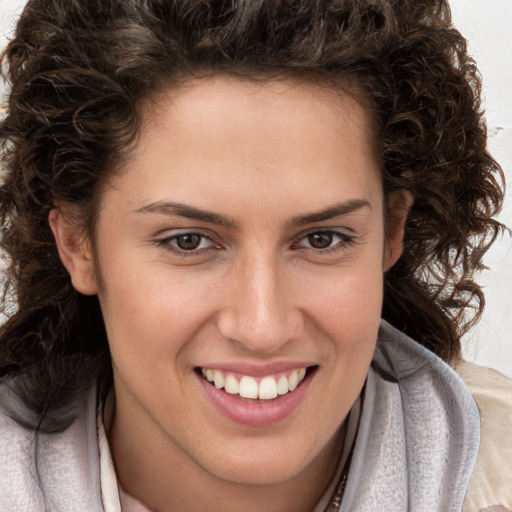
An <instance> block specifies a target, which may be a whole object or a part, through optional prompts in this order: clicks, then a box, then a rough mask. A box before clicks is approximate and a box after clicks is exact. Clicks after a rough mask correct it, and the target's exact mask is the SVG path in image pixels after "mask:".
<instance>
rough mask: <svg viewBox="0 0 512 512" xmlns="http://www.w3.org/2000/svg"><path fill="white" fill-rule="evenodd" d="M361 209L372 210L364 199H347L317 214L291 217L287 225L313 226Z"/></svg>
mask: <svg viewBox="0 0 512 512" xmlns="http://www.w3.org/2000/svg"><path fill="white" fill-rule="evenodd" d="M363 208H369V209H370V210H371V209H372V205H371V204H370V203H369V202H368V201H367V200H366V199H349V200H348V201H344V202H342V203H338V204H335V205H333V206H329V207H328V208H325V209H323V210H319V211H318V212H312V213H307V214H306V215H299V216H298V217H293V218H292V219H291V220H290V222H289V223H288V225H289V226H290V227H297V226H304V225H305V224H313V223H315V222H323V221H326V220H330V219H334V218H336V217H342V216H343V215H348V214H349V213H353V212H356V211H358V210H362V209H363Z"/></svg>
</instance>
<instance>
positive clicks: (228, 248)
mask: <svg viewBox="0 0 512 512" xmlns="http://www.w3.org/2000/svg"><path fill="white" fill-rule="evenodd" d="M145 109H146V123H145V125H144V128H143V130H142V133H141V137H140V139H139V141H138V144H137V147H136V149H135V151H134V152H133V154H132V155H131V156H130V158H129V159H128V161H127V162H126V163H125V164H124V166H123V168H122V172H121V173H120V174H119V175H117V176H116V177H115V178H113V179H112V180H111V183H110V185H109V186H106V187H105V188H104V190H103V191H102V198H101V211H100V214H99V219H98V224H97V229H96V234H95V237H96V238H95V244H94V245H95V248H96V251H97V253H96V254H95V255H94V257H93V254H92V250H91V244H90V243H89V241H88V240H87V239H85V238H84V236H83V235H82V233H81V232H80V230H79V228H78V227H77V226H75V225H74V224H73V223H72V222H71V221H69V220H68V218H67V217H66V216H65V214H64V212H63V210H59V209H55V210H53V211H52V213H51V215H50V224H51V226H52V228H53V231H54V233H55V236H56V239H57V243H58V246H59V250H60V254H61V258H62V260H63V262H64V264H65V265H66V267H67V268H68V270H69V273H70V275H71V278H72V281H73V284H74V286H75V287H76V289H77V290H79V291H80V292H82V293H85V294H98V296H99V299H100V303H101V308H102V312H103V315H104V319H105V324H106V328H107V334H108V339H109V344H110V349H111V354H112V361H113V369H114V386H115V398H116V408H115V414H114V420H113V425H112V428H111V430H110V432H109V440H110V445H111V449H112V452H113V457H114V461H115V466H116V470H117V474H118V478H119V480H120V482H121V485H122V486H123V488H124V490H125V491H126V492H128V493H129V494H130V495H132V496H134V497H135V498H137V499H139V500H140V501H142V502H143V503H144V504H146V506H148V507H150V508H151V509H152V510H159V511H160V510H161V511H164V510H180V511H192V510H195V511H197V510H208V511H217V510H218V511H221V510H222V511H223V512H226V511H227V512H229V511H235V510H244V511H247V510H249V511H261V510H267V511H275V512H278V511H289V510H295V511H299V512H300V511H310V510H312V509H313V508H314V506H315V504H316V503H317V501H318V500H319V498H320V497H321V495H322V493H323V492H324V491H325V488H326V486H327V485H328V484H329V482H330V479H331V478H332V476H333V474H334V472H335V469H336V465H337V461H338V457H339V453H340V448H341V446H342V444H343V436H344V430H343V422H344V420H345V418H346V416H347V414H348V412H349V411H350V408H351V407H352V404H353V403H354V401H355V399H356V398H357V396H358V395H359V393H360V391H361V388H362V386H363V384H364V381H365V377H366V374H367V371H368V367H369V364H370V361H371V358H372V354H373V351H374V347H375V343H376V338H377V331H378V326H379V319H380V311H381V305H382V287H383V273H384V271H385V270H386V269H387V268H389V267H390V266H391V265H392V264H393V263H394V262H395V261H396V260H397V259H398V257H399V256H400V253H401V244H402V237H403V225H404V221H405V217H406V214H407V209H408V207H409V206H410V202H411V200H410V196H409V195H408V194H407V193H406V192H404V191H395V192H394V193H393V194H392V195H391V196H389V197H387V198H385V197H384V193H383V189H382V183H381V175H380V170H379V162H378V160H377V158H376V156H375V149H374V146H375V142H374V138H375V137H374V133H373V130H372V126H373V125H372V121H371V118H370V115H369V113H368V112H367V111H366V110H365V109H363V108H362V107H361V105H360V104H359V103H358V102H356V101H355V100H354V99H352V98H350V97H348V96H344V95H340V94H339V93H338V94H335V93H334V92H333V91H329V90H326V89H325V88H320V87H318V86H314V85H307V84H297V83H295V82H293V81H291V80H290V81H287V80H284V81H280V82H272V83H266V84H254V83H249V82H243V81H238V80H235V79H229V78H226V77H216V78H208V79H202V80H196V81H193V82H190V83H189V84H187V86H186V87H183V88H182V89H179V90H177V91H176V90H174V91H169V92H168V93H167V94H161V95H160V96H159V97H157V98H153V101H152V102H148V104H147V105H146V107H145ZM385 201H387V202H388V212H389V215H388V219H389V220H388V224H387V226H385V220H384V210H385V206H386V205H385ZM169 203H172V205H170V204H169ZM176 203H179V204H180V205H181V206H183V205H185V206H186V207H187V208H188V210H186V211H185V210H184V209H183V208H182V207H180V209H178V211H177V210H176V208H175V204H176ZM340 205H342V206H344V210H346V211H340V209H339V208H338V211H337V212H334V210H333V208H334V207H339V206H340ZM190 208H194V209H196V210H200V211H202V212H204V211H206V212H210V213H214V214H215V215H216V217H215V216H213V217H212V216H210V217H205V216H204V215H203V216H202V218H190V213H191V212H190ZM329 209H330V210H329ZM334 209H335V208H334ZM341 210H343V208H342V209H341ZM326 211H327V212H328V213H325V214H324V215H323V217H324V218H323V219H320V218H318V216H317V218H313V217H312V216H311V214H313V213H317V212H326ZM329 211H330V213H329ZM196 213H197V212H196ZM196 217H197V215H196ZM219 217H221V218H219ZM220 221H222V222H220ZM326 231H330V232H336V233H337V234H335V235H328V236H331V239H329V238H328V241H329V240H330V241H329V242H328V246H327V247H322V248H317V247H313V246H312V245H311V242H312V240H313V241H314V238H312V237H310V236H309V235H311V233H318V232H324V233H325V232H326ZM190 232H193V233H200V234H202V235H204V236H205V238H201V245H200V247H199V249H197V250H195V251H189V252H188V253H187V251H184V250H180V248H179V247H178V242H180V241H181V242H183V240H184V239H183V238H176V236H177V235H178V234H181V235H183V233H190ZM173 237H174V238H173ZM322 240H324V241H325V238H323V239H322ZM95 261H96V262H97V264H98V266H99V268H96V269H95V268H94V267H95V265H94V262H95ZM98 275H99V276H101V280H99V278H98V277H97V276H98ZM282 361H308V362H310V363H311V364H314V365H316V371H315V373H314V375H313V377H312V379H311V381H310V383H309V387H308V388H307V391H306V393H305V396H304V399H303V400H302V401H301V403H300V404H299V406H298V407H297V408H296V409H295V410H294V411H293V412H292V413H291V414H289V415H288V416H287V417H286V418H285V419H284V420H282V421H279V422H277V423H276V424H272V425H266V426H258V427H254V426H248V425H241V424H239V423H237V422H234V421H232V420H230V419H229V418H227V417H226V416H225V415H223V414H221V413H220V412H219V410H218V409H217V408H215V407H214V406H213V405H212V403H211V401H210V400H209V399H208V397H207V396H206V394H205V392H204V390H203V388H202V386H201V385H200V384H199V379H200V377H198V373H197V371H196V369H197V368H198V367H212V366H213V367H215V365H216V364H218V363H219V362H229V363H235V364H238V363H241V362H243V363H251V364H255V365H262V364H267V363H270V362H282ZM177 468H179V470H177Z"/></svg>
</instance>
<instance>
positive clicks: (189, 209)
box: [136, 199, 372, 229]
mask: <svg viewBox="0 0 512 512" xmlns="http://www.w3.org/2000/svg"><path fill="white" fill-rule="evenodd" d="M363 208H369V209H370V210H371V208H372V207H371V204H370V203H369V202H368V201H367V200H366V199H350V200H348V201H344V202H341V203H338V204H334V205H332V206H329V207H328V208H324V209H322V210H319V211H317V212H312V213H307V214H306V215H299V216H297V217H293V218H292V219H291V220H290V221H289V222H288V223H287V224H288V227H298V226H304V225H305V224H313V223H315V222H322V221H326V220H329V219H333V218H336V217H341V216H343V215H348V214H350V213H353V212H356V211H358V210H361V209H363ZM136 213H160V214H164V215H178V216H180V217H184V218H186V219H192V220H198V221H201V222H207V223H209V224H216V225H218V226H223V227H226V228H231V229H233V228H236V227H237V226H238V224H237V222H236V221H235V220H234V219H232V218H231V217H227V216H225V215H222V214H219V213H215V212H211V211H208V210H203V209H201V208H196V207H194V206H190V205H187V204H183V203H175V202H172V201H158V202H156V203H151V204H148V205H145V206H142V207H141V208H138V209H137V210H136Z"/></svg>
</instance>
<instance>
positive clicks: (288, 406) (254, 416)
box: [197, 374, 313, 427]
mask: <svg viewBox="0 0 512 512" xmlns="http://www.w3.org/2000/svg"><path fill="white" fill-rule="evenodd" d="M312 377H313V374H308V375H306V378H305V379H304V380H303V381H302V382H301V383H300V385H299V386H297V387H296V388H295V389H294V390H293V391H291V392H289V393H287V394H286V395H281V396H278V397H277V398H274V399H273V400H266V401H261V402H260V401H256V400H250V399H246V398H242V397H240V395H230V394H229V393H226V392H225V391H224V390H223V389H217V388H216V387H215V386H213V385H212V384H210V383H209V382H208V381H207V380H206V379H204V378H202V377H200V376H199V375H198V376H197V379H198V380H199V382H200V384H201V386H202V388H203V389H204V391H205V392H206V395H207V396H208V398H209V399H210V400H211V402H212V403H213V405H214V406H215V407H217V409H218V410H220V412H221V413H223V414H224V416H226V417H227V418H229V419H230V420H232V421H234V422H236V423H240V424H242V425H247V426H251V427H265V426H268V425H273V424H275V423H278V422H280V421H283V420H284V419H285V418H287V417H288V416H290V415H291V414H292V412H293V411H295V409H297V407H299V405H300V404H301V403H302V401H303V400H304V398H305V396H306V392H307V390H308V387H309V384H310V382H311V379H312Z"/></svg>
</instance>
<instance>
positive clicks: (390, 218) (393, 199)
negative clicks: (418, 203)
mask: <svg viewBox="0 0 512 512" xmlns="http://www.w3.org/2000/svg"><path fill="white" fill-rule="evenodd" d="M412 203H413V198H412V194H411V193H410V192H409V191H408V190H406V189H404V188H399V189H396V190H393V191H392V192H391V193H390V194H389V195H388V198H387V216H386V229H385V234H386V240H385V242H384V243H385V247H384V270H385V271H387V270H389V269H390V268H391V267H392V266H393V265H394V264H395V263H396V262H397V261H398V258H400V256H401V254H402V251H403V241H404V229H405V221H406V220H407V215H408V214H409V209H410V208H411V206H412Z"/></svg>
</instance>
